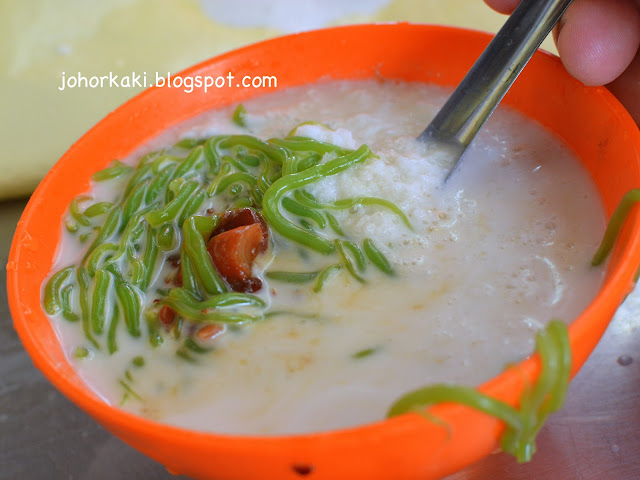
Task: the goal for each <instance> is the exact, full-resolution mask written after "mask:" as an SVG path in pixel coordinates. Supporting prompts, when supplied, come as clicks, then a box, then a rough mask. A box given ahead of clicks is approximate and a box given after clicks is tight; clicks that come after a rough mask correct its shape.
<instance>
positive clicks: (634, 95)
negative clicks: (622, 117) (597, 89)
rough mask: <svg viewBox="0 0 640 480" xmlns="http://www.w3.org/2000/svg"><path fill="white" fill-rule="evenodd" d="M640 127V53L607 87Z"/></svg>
mask: <svg viewBox="0 0 640 480" xmlns="http://www.w3.org/2000/svg"><path fill="white" fill-rule="evenodd" d="M607 88H609V90H610V91H611V93H613V94H614V95H615V96H616V97H617V98H618V100H620V103H622V104H623V105H624V106H625V108H626V109H627V111H628V112H629V113H630V114H631V116H632V117H633V119H634V120H635V121H636V124H637V125H638V126H640V52H638V53H637V54H636V58H634V60H633V62H631V65H629V67H628V68H627V69H626V70H625V71H624V73H623V74H622V75H620V77H618V78H617V79H616V80H614V81H613V83H610V84H609V85H607Z"/></svg>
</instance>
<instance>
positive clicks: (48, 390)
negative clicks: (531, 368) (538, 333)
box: [0, 200, 640, 480]
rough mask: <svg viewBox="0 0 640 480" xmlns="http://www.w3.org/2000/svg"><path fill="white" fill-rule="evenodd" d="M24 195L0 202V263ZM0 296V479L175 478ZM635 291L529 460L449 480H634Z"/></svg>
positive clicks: (638, 377)
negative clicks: (42, 351) (41, 357)
mask: <svg viewBox="0 0 640 480" xmlns="http://www.w3.org/2000/svg"><path fill="white" fill-rule="evenodd" d="M25 204H26V201H24V200H18V201H13V202H5V203H1V204H0V265H1V266H2V268H4V266H5V265H6V263H7V256H8V253H9V246H10V244H11V237H12V235H13V231H14V229H15V225H16V223H17V221H18V219H19V217H20V214H21V212H22V209H23V208H24V206H25ZM1 282H2V292H3V293H2V297H1V299H0V479H2V480H5V479H7V480H8V479H11V480H14V479H16V480H18V479H27V480H58V479H64V480H101V479H109V480H124V479H127V480H128V479H145V480H146V479H148V480H161V479H176V480H177V479H181V478H185V477H175V476H173V475H170V474H169V473H168V472H167V471H166V470H165V469H164V468H163V467H162V466H161V465H159V464H158V463H156V462H154V461H153V460H150V459H148V458H146V457H145V456H143V455H142V454H140V453H138V452H137V451H135V450H133V449H132V448H130V447H129V446H127V445H126V444H124V443H122V442H121V441H120V440H118V439H116V438H115V437H113V436H112V435H111V434H109V433H108V432H106V431H105V430H104V429H102V428H101V427H100V426H99V425H97V424H96V423H95V422H94V421H93V420H92V419H91V418H90V417H89V416H88V415H86V414H85V413H84V412H82V411H80V410H79V409H78V408H77V407H75V406H74V405H73V404H72V403H71V402H69V401H68V400H67V399H66V398H64V397H63V396H62V395H61V394H59V393H58V392H57V391H56V390H55V389H54V388H53V387H52V386H51V385H50V384H49V383H48V381H47V380H46V379H45V378H44V377H43V376H42V375H41V374H40V373H39V372H38V371H37V370H36V369H35V368H34V366H33V364H32V363H31V360H30V359H29V357H28V356H27V354H26V352H25V351H24V350H23V348H22V346H21V344H20V340H19V339H18V337H17V335H16V333H15V331H14V329H13V325H12V321H11V316H10V314H9V307H8V305H7V295H6V275H4V274H3V275H2V280H1ZM639 314H640V289H639V290H636V291H635V292H633V293H632V294H631V295H630V296H629V297H628V299H627V301H626V302H625V304H624V305H623V306H622V307H621V308H620V310H619V311H618V313H617V315H616V317H615V318H614V320H613V321H612V323H611V325H610V326H609V329H608V330H607V332H606V334H605V336H604V337H603V339H602V341H601V342H600V344H599V345H598V347H597V348H596V350H595V351H594V352H593V354H592V356H591V357H590V358H589V360H588V361H587V363H586V364H585V365H584V367H583V369H582V370H581V371H580V373H579V374H578V375H577V377H576V378H575V379H574V381H573V382H572V383H571V386H570V389H569V394H568V397H567V403H566V405H565V407H564V409H563V410H562V411H561V412H559V413H557V414H555V415H554V416H552V417H551V419H550V420H549V422H548V423H547V425H546V426H545V427H544V428H543V430H542V431H541V432H540V435H539V437H538V453H537V454H536V455H535V456H534V459H533V461H531V462H530V463H528V464H525V465H519V464H517V463H516V462H515V460H513V459H512V458H510V457H508V456H507V455H504V454H495V455H491V456H489V457H488V458H485V459H484V460H482V461H480V462H478V463H477V464H475V465H473V466H471V467H469V468H467V469H465V470H464V471H461V472H458V473H456V474H454V475H452V476H450V477H448V478H447V480H485V479H491V480H494V479H495V480H506V479H509V480H534V479H535V480H573V479H576V480H604V479H606V480H640V317H639Z"/></svg>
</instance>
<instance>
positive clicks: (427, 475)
mask: <svg viewBox="0 0 640 480" xmlns="http://www.w3.org/2000/svg"><path fill="white" fill-rule="evenodd" d="M489 40H490V36H489V35H487V34H484V33H479V32H473V31H466V30H461V29H455V28H447V27H438V26H427V25H411V24H385V25H359V26H349V27H340V28H331V29H327V30H320V31H314V32H310V33H303V34H299V35H291V36H287V37H281V38H276V39H274V40H269V41H266V42H263V43H259V44H257V45H252V46H249V47H246V48H242V49H240V50H236V51H233V52H230V53H227V54H225V55H222V56H220V57H217V58H214V59H211V60H208V61H206V62H204V63H202V64H200V65H197V66H195V67H193V68H190V69H189V70H186V71H185V72H183V73H182V75H183V76H186V75H191V76H195V75H211V76H214V77H215V76H218V75H226V74H227V73H228V72H232V73H233V74H234V75H235V76H236V78H241V77H242V76H243V75H252V76H257V75H274V76H276V77H277V79H278V88H281V89H282V88H287V87H291V86H296V85H304V84H308V83H313V82H317V81H322V80H325V79H363V78H385V79H399V80H410V81H420V82H427V83H434V84H438V85H445V86H450V87H453V86H455V85H456V84H457V83H458V82H459V81H460V79H461V78H462V77H463V75H464V74H465V72H466V71H467V70H468V69H469V67H470V66H471V65H472V63H473V62H474V60H475V59H476V58H477V57H478V56H479V54H480V53H481V51H482V50H483V49H484V48H485V46H486V45H487V43H488V42H489ZM263 93H265V90H259V89H246V88H236V87H231V88H230V87H225V88H221V89H215V90H210V91H209V92H208V93H206V94H205V93H204V92H203V91H202V90H195V91H194V92H193V93H190V94H186V93H184V92H183V90H182V89H176V88H151V89H149V90H147V91H145V92H143V93H142V94H140V95H138V96H137V97H135V98H134V99H132V100H131V101H129V102H127V103H126V104H125V105H123V106H122V107H120V108H119V109H117V110H115V111H114V112H113V113H111V114H109V115H108V116H107V117H106V118H105V119H104V120H102V121H101V122H100V123H99V124H98V125H96V126H95V127H94V128H93V129H91V130H90V131H89V132H88V133H87V134H86V135H84V136H83V137H82V138H81V139H80V140H79V141H78V142H77V143H76V144H75V145H73V147H71V149H70V150H69V151H68V152H67V153H66V154H65V155H64V156H63V157H62V158H61V159H60V161H59V162H58V163H57V164H56V165H55V166H54V167H53V168H52V170H51V171H50V172H49V174H48V175H47V176H46V178H45V179H44V180H43V182H42V183H41V184H40V186H39V187H38V189H37V190H36V192H35V193H34V194H33V196H32V197H31V200H30V201H29V204H28V205H27V208H26V209H25V212H24V214H23V215H22V218H21V220H20V222H19V223H18V228H17V230H16V233H15V238H14V240H13V245H12V248H11V254H10V260H9V264H8V265H7V272H8V273H7V276H8V281H7V283H8V292H9V302H10V306H11V312H12V315H13V318H14V325H15V328H16V330H17V331H18V333H19V335H20V337H21V339H22V342H23V344H24V346H25V348H26V349H27V351H28V352H29V354H30V355H31V357H32V359H33V361H34V363H35V365H36V366H37V367H38V368H40V369H41V370H42V372H43V373H44V374H45V375H46V376H47V377H48V378H49V380H50V381H51V382H52V383H53V384H54V385H55V386H56V387H57V388H58V389H59V390H60V391H62V392H63V393H64V394H65V395H66V396H67V397H69V398H70V399H71V400H72V401H73V402H75V403H76V404H77V405H78V406H80V407H81V408H82V409H84V410H85V411H87V412H88V413H89V414H90V415H92V416H93V417H94V418H95V419H96V420H97V421H98V422H100V423H101V424H102V425H104V426H105V427H106V428H107V429H108V430H110V431H111V432H112V433H113V434H114V435H116V436H118V437H120V438H121V439H122V440H124V441H125V442H127V443H129V444H130V445H132V446H133V447H135V448H137V449H138V450H140V451H141V452H143V453H145V454H146V455H148V456H150V457H152V458H154V459H156V460H157V461H159V462H161V463H163V464H164V465H166V467H167V468H168V469H169V470H170V471H171V472H176V473H181V474H185V475H188V476H191V477H195V478H216V479H243V480H246V479H251V478H260V479H269V478H278V479H297V478H299V477H301V476H308V477H309V478H313V479H317V480H320V479H327V480H338V479H349V480H354V479H367V480H375V479H396V480H398V479H421V480H427V479H434V478H438V477H441V476H444V475H446V474H448V473H451V472H454V471H456V470H458V469H460V468H462V467H464V466H466V465H468V464H470V463H472V462H474V461H476V460H478V459H480V458H481V457H483V456H485V455H487V454H489V453H490V452H491V451H492V450H494V449H495V448H496V445H497V440H498V438H499V436H500V433H501V431H502V429H503V425H502V424H501V422H499V421H497V420H496V419H494V418H492V417H489V416H486V415H483V414H480V413H477V412H475V411H473V410H471V409H469V408H466V407H462V406H460V405H454V404H445V405H440V406H437V407H435V408H434V409H433V412H434V413H435V414H436V415H437V416H439V417H440V418H442V419H444V420H445V421H446V423H447V424H448V425H449V426H450V429H445V428H442V427H441V426H438V425H435V424H433V423H431V422H429V421H426V420H425V419H424V418H423V417H421V416H418V415H415V414H407V415H403V416H400V417H396V418H393V419H390V420H384V421H380V422H377V423H374V424H370V425H365V426H362V427H359V428H353V429H347V430H339V431H332V432H326V433H318V434H309V435H296V436H281V437H243V436H228V435H216V434H211V433H200V432H194V431H188V430H183V429H179V428H174V427H169V426H166V425H162V424H159V423H154V422H152V421H149V420H145V419H143V418H140V417H137V416H135V415H132V414H129V413H126V412H124V411H122V410H120V409H118V408H116V407H113V406H110V405H107V404H106V403H105V402H104V401H103V400H101V399H100V398H98V396H96V395H95V394H93V393H92V392H91V391H90V390H89V389H88V388H87V387H86V386H85V385H84V383H83V382H82V380H81V379H80V378H79V377H78V375H77V374H76V373H75V372H74V370H73V367H72V366H71V365H70V364H69V362H68V361H67V359H66V358H65V355H64V353H63V351H62V349H61V347H60V345H59V343H58V339H57V336H56V334H55V332H54V330H53V328H52V326H51V324H50V322H49V319H48V318H47V317H46V316H45V314H44V312H43V310H42V307H41V286H42V283H43V281H44V280H45V278H46V277H47V274H48V273H49V270H50V268H51V266H52V263H53V260H54V257H55V254H56V246H57V243H58V241H59V237H60V230H61V228H60V225H61V219H62V217H63V215H64V213H65V211H66V209H67V206H68V205H69V202H70V201H71V200H72V198H73V197H74V196H76V195H78V194H80V193H82V192H84V191H86V190H87V189H88V187H89V178H90V176H91V174H92V173H94V172H95V171H97V170H99V169H101V168H104V167H105V166H106V165H107V164H108V163H109V162H110V161H111V160H112V159H113V158H121V157H124V156H126V155H128V154H129V153H130V152H131V151H132V150H134V149H135V148H136V147H138V146H139V145H141V144H143V143H145V142H146V141H148V140H149V139H151V138H152V137H153V136H155V135H156V134H158V133H159V132H162V131H163V130H166V129H167V128H170V127H171V126H173V125H175V124H177V123H178V122H181V121H183V120H185V119H187V118H190V117H193V116H194V115H197V114H199V113H201V112H203V111H205V110H207V109H211V108H216V107H221V106H224V105H228V104H231V103H236V102H239V101H242V100H245V99H247V98H249V97H253V96H256V95H261V94H263ZM504 103H506V104H507V105H510V106H511V107H514V108H515V109H516V110H519V111H520V112H522V113H524V114H525V115H527V116H529V117H531V118H534V119H536V120H537V121H538V122H540V123H541V124H543V125H544V126H545V127H547V128H548V129H550V130H552V131H553V132H555V133H556V134H557V135H558V136H559V137H561V138H562V139H564V141H565V142H566V143H567V144H568V145H569V146H570V147H571V148H572V149H573V150H574V151H575V152H576V153H577V154H578V156H579V157H580V158H581V159H582V163H583V164H584V167H585V168H586V169H587V170H588V171H589V172H590V173H591V176H592V177H593V179H594V180H595V182H596V184H597V186H598V189H599V191H600V193H601V196H602V199H603V202H604V205H605V207H606V210H607V212H608V214H611V212H612V211H613V209H614V208H615V206H616V205H617V203H618V201H619V200H620V198H621V197H622V195H623V194H624V193H625V192H626V191H628V190H629V189H631V188H634V187H638V186H640V162H639V160H640V153H639V150H640V133H639V132H638V130H637V128H636V126H635V124H634V123H633V121H632V120H631V118H630V117H629V115H628V114H627V113H626V112H625V110H624V109H623V108H622V107H621V106H620V104H618V103H617V101H616V100H615V99H614V98H613V97H612V96H611V95H610V94H609V92H608V91H607V90H605V89H604V88H587V87H584V86H583V85H582V84H580V83H579V82H577V81H576V80H574V79H573V78H571V77H570V76H569V75H568V74H567V73H566V71H565V70H564V69H563V67H562V65H561V63H560V61H559V60H558V59H557V58H555V57H553V56H551V55H548V54H545V53H537V54H536V55H535V56H534V58H533V59H532V60H531V63H530V64H529V65H528V66H527V68H526V69H525V71H524V73H523V74H522V75H521V77H520V78H519V79H518V81H517V82H516V84H515V85H514V87H513V88H512V90H511V91H510V92H509V94H508V95H507V96H506V98H505V99H504ZM638 264H640V222H639V217H638V212H637V211H635V210H634V212H633V214H632V215H631V217H630V218H629V219H628V221H627V223H626V226H625V228H624V229H623V231H622V233H621V236H620V238H619V240H618V243H617V246H616V248H615V250H614V252H613V254H612V256H611V260H610V262H609V266H608V271H607V276H606V281H605V284H604V286H603V287H602V289H601V291H600V293H599V294H598V295H597V297H596V298H595V299H594V300H593V302H592V303H591V304H590V305H589V307H588V308H587V309H586V310H585V311H584V312H583V313H582V314H581V315H580V317H579V318H577V319H576V320H575V321H574V322H573V324H572V325H571V327H570V337H571V348H572V350H573V374H575V373H576V372H577V370H578V369H579V368H580V366H581V365H582V364H583V363H584V361H585V360H586V358H587V356H588V355H589V353H590V352H591V350H592V349H593V348H594V347H595V345H596V343H597V342H598V340H599V338H600V336H601V335H602V333H603V332H604V330H605V328H606V327H607V324H608V322H609V320H610V319H611V317H612V316H613V314H614V312H615V311H616V308H617V307H618V305H619V304H620V303H621V301H622V300H623V299H624V297H625V295H626V294H627V293H628V292H629V291H630V289H631V287H632V282H633V280H632V279H633V276H634V273H635V271H636V267H637V266H638ZM539 368H540V365H539V360H538V358H537V357H533V358H531V359H528V360H526V361H524V362H522V363H521V365H520V368H519V369H518V371H516V370H515V369H511V370H509V371H507V372H505V373H503V374H501V375H500V376H498V377H496V378H495V379H493V380H491V381H490V382H488V383H486V384H485V385H483V386H482V390H483V391H484V392H485V393H487V394H489V395H492V396H494V397H496V398H499V399H502V400H504V401H506V402H508V403H510V404H516V402H517V399H518V398H519V396H520V393H521V391H522V388H523V386H524V384H525V382H526V381H532V380H533V379H534V378H535V377H536V375H537V374H538V372H539Z"/></svg>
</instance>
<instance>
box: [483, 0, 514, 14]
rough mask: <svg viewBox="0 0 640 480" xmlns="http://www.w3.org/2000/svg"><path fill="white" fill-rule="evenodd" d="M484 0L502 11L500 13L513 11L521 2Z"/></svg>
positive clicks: (498, 10) (497, 10) (496, 9)
mask: <svg viewBox="0 0 640 480" xmlns="http://www.w3.org/2000/svg"><path fill="white" fill-rule="evenodd" d="M484 1H485V3H486V4H487V5H489V6H490V7H491V8H493V9H494V10H495V11H496V12H500V13H512V12H513V11H514V10H515V9H516V6H517V5H518V4H519V3H520V0H484Z"/></svg>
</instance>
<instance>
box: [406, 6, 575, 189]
mask: <svg viewBox="0 0 640 480" xmlns="http://www.w3.org/2000/svg"><path fill="white" fill-rule="evenodd" d="M571 1H572V0H544V1H543V0H522V2H520V4H519V5H518V7H517V8H516V10H515V11H514V12H513V13H512V14H511V16H510V17H509V18H508V20H507V21H506V23H505V24H504V25H503V27H502V28H501V29H500V31H499V32H498V33H497V34H496V36H495V37H494V39H493V40H492V41H491V43H489V45H488V46H487V48H486V49H485V50H484V52H482V55H480V58H478V60H476V63H475V64H474V65H473V67H471V70H469V72H468V73H467V74H466V75H465V77H464V78H463V79H462V82H460V84H459V85H458V87H457V88H456V89H455V91H454V92H453V94H452V95H451V97H449V99H448V100H447V103H445V104H444V106H443V107H442V108H441V109H440V111H439V112H438V114H437V115H436V116H435V118H434V119H433V120H432V121H431V123H430V124H429V126H428V127H427V128H426V129H425V131H424V132H422V133H421V134H420V136H419V137H418V139H419V140H421V141H424V142H430V143H435V144H436V145H437V146H438V147H441V148H444V149H447V150H449V151H450V154H451V157H452V160H451V162H452V163H451V167H450V170H449V173H448V174H447V176H446V178H445V180H444V181H445V182H446V181H447V180H448V179H449V177H450V176H451V174H452V173H453V171H454V170H455V168H456V167H457V166H458V164H459V163H460V159H461V158H462V155H463V154H464V152H465V151H466V150H467V148H468V147H469V145H470V144H471V141H472V140H473V139H474V138H475V136H476V134H477V133H478V131H479V130H480V128H481V127H482V125H484V123H485V122H486V121H487V119H488V118H489V117H490V116H491V114H492V113H493V110H494V109H495V108H496V106H497V105H498V103H500V100H502V97H503V96H504V95H505V93H507V90H509V87H511V84H513V82H514V81H515V79H516V78H517V77H518V75H519V74H520V72H521V71H522V69H523V68H524V66H525V65H526V64H527V62H528V61H529V59H530V58H531V56H532V55H533V53H534V52H535V51H536V49H537V48H538V47H539V46H540V44H541V43H542V41H543V40H544V39H545V38H546V36H547V35H548V34H549V32H550V31H551V29H552V28H553V27H554V25H555V24H556V23H557V22H558V20H559V19H560V17H561V16H562V14H563V13H564V11H565V10H566V9H567V7H568V6H569V4H570V3H571Z"/></svg>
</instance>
